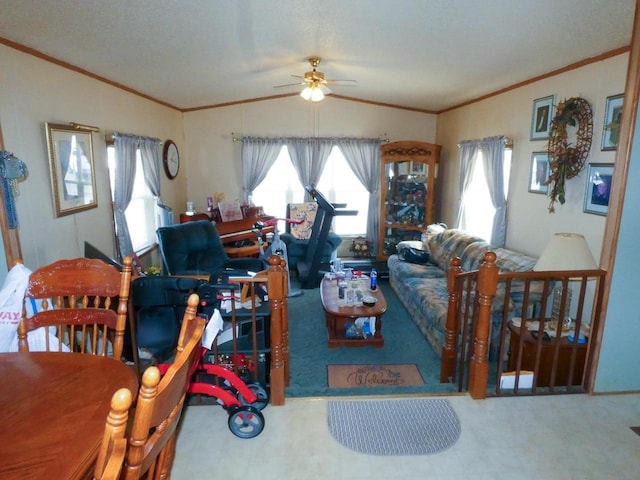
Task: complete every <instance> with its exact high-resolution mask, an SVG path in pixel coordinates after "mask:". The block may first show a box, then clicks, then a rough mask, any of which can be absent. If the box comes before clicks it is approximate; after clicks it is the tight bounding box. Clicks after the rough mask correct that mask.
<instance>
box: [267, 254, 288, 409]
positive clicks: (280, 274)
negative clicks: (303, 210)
mask: <svg viewBox="0 0 640 480" xmlns="http://www.w3.org/2000/svg"><path fill="white" fill-rule="evenodd" d="M281 260H282V259H281V258H280V257H279V256H278V255H271V257H269V272H268V276H267V292H268V294H269V303H270V305H271V368H270V371H269V377H270V384H271V404H272V405H284V388H285V386H286V383H287V380H285V374H286V371H287V367H286V364H287V362H288V359H286V358H285V357H286V354H285V351H284V342H283V339H284V338H285V332H284V328H286V325H287V321H286V319H285V318H284V317H286V311H287V310H286V305H285V304H286V301H287V295H286V287H285V286H284V285H285V281H286V273H285V272H284V271H283V268H282V266H281ZM283 279H284V281H283Z"/></svg>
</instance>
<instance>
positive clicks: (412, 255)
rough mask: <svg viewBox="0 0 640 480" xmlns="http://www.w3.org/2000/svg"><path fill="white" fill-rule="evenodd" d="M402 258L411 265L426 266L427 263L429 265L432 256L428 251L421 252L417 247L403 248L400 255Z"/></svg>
mask: <svg viewBox="0 0 640 480" xmlns="http://www.w3.org/2000/svg"><path fill="white" fill-rule="evenodd" d="M399 255H400V258H401V259H402V260H404V261H405V262H409V263H419V264H422V265H424V264H425V263H429V259H430V258H431V255H430V254H429V251H428V250H420V249H419V248H415V247H406V248H403V249H402V250H401V251H400V253H399Z"/></svg>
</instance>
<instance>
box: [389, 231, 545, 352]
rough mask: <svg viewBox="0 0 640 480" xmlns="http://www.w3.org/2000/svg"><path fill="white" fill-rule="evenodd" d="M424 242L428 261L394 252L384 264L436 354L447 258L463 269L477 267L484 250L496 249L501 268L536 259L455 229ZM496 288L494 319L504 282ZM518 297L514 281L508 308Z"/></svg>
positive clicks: (525, 266) (529, 264)
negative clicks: (406, 258) (416, 261)
mask: <svg viewBox="0 0 640 480" xmlns="http://www.w3.org/2000/svg"><path fill="white" fill-rule="evenodd" d="M427 245H428V247H429V250H430V252H431V261H430V263H429V264H426V265H420V264H414V263H409V262H405V261H403V260H401V259H400V258H399V257H398V255H391V256H390V257H389V259H388V260H387V266H388V267H389V283H390V285H391V287H392V288H393V290H394V291H395V292H396V294H397V295H398V297H399V298H400V301H401V302H402V304H403V305H404V306H405V308H406V309H407V311H408V312H409V315H410V316H411V318H412V320H413V321H414V323H415V324H416V325H417V326H418V328H419V330H420V332H422V334H423V335H424V336H425V338H426V339H427V341H428V342H429V343H430V344H431V346H432V348H433V350H434V351H435V352H436V354H437V355H438V356H440V355H441V354H442V346H443V344H444V331H445V326H446V322H447V310H448V301H449V293H448V291H447V273H446V271H447V269H448V266H449V264H450V262H451V259H453V258H455V257H460V260H461V266H462V269H463V270H464V271H471V270H477V269H478V267H479V266H480V264H481V263H482V262H483V261H484V254H485V253H486V252H487V251H489V250H491V251H493V252H495V253H496V255H497V259H496V265H497V266H498V268H499V269H500V271H502V272H504V271H526V270H531V269H532V268H533V266H534V265H535V262H536V259H534V258H532V257H529V256H527V255H524V254H521V253H518V252H514V251H512V250H507V249H505V248H497V247H493V246H492V245H490V244H489V243H487V242H486V241H484V240H482V239H481V238H479V237H475V236H473V235H469V234H468V233H466V232H464V231H462V230H457V229H448V230H445V231H444V232H441V233H438V234H436V235H434V236H433V237H431V238H430V239H429V240H428V241H427ZM498 290H499V291H498V293H497V294H496V297H495V299H494V305H493V310H494V315H493V316H492V319H495V321H496V322H499V321H500V319H501V315H500V310H501V309H502V306H503V304H504V301H503V299H504V291H505V290H504V285H502V287H501V286H500V285H499V286H498ZM520 297H521V290H518V287H517V285H513V286H512V292H511V298H510V299H509V302H510V303H509V308H510V310H517V308H518V306H517V305H516V303H517V301H518V300H519V299H520ZM492 323H493V322H492ZM498 334H499V328H498V327H497V326H495V327H494V326H492V334H491V336H492V337H494V336H496V335H498ZM494 340H495V339H494V338H492V339H491V344H493V345H497V343H495V342H494Z"/></svg>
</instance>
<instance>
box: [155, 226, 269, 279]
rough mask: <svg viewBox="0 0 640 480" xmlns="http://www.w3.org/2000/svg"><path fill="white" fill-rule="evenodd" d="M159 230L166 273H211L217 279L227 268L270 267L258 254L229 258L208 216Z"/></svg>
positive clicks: (212, 277) (206, 274) (257, 270)
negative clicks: (255, 256) (248, 256)
mask: <svg viewBox="0 0 640 480" xmlns="http://www.w3.org/2000/svg"><path fill="white" fill-rule="evenodd" d="M156 233H157V236H158V245H159V246H160V254H161V255H162V261H163V262H164V267H165V271H166V273H167V275H185V276H199V277H207V276H208V277H209V280H210V281H211V282H214V283H215V282H216V281H217V280H218V279H219V278H220V277H221V276H222V275H223V274H224V272H225V271H227V270H243V271H247V270H250V271H253V272H259V271H261V270H264V269H266V268H268V265H265V264H264V262H263V261H262V260H260V259H258V258H229V256H228V255H227V252H225V250H224V246H223V245H222V241H221V240H220V235H219V234H218V231H217V230H216V227H215V226H214V225H213V223H211V222H210V221H209V220H197V221H195V222H187V223H178V224H175V225H169V226H166V227H160V228H159V229H158V231H157V232H156Z"/></svg>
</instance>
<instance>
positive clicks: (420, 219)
mask: <svg viewBox="0 0 640 480" xmlns="http://www.w3.org/2000/svg"><path fill="white" fill-rule="evenodd" d="M428 175H429V165H428V164H426V163H421V162H415V161H401V162H394V163H388V164H386V165H385V178H386V185H385V187H384V188H385V192H383V195H384V197H383V198H384V204H383V209H382V213H383V217H382V218H381V219H380V220H381V222H382V223H383V224H384V226H385V228H384V231H385V235H384V245H383V255H385V256H388V255H391V254H393V253H395V252H396V244H397V243H398V242H401V241H403V240H420V237H421V234H422V232H421V230H422V228H423V227H424V226H425V221H426V199H427V185H428V182H427V178H428Z"/></svg>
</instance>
